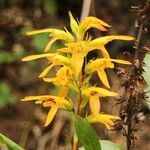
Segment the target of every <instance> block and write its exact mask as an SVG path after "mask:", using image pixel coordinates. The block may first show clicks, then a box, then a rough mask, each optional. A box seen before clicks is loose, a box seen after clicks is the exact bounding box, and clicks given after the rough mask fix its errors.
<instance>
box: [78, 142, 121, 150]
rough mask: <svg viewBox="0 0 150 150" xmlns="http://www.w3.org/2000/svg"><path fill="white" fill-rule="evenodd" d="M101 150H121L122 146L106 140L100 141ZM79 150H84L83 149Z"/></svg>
mask: <svg viewBox="0 0 150 150" xmlns="http://www.w3.org/2000/svg"><path fill="white" fill-rule="evenodd" d="M99 142H100V144H101V150H123V148H122V146H121V145H119V144H116V143H113V142H110V141H107V140H100V141H99ZM79 150H85V149H84V148H83V147H81V148H79Z"/></svg>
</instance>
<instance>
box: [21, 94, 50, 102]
mask: <svg viewBox="0 0 150 150" xmlns="http://www.w3.org/2000/svg"><path fill="white" fill-rule="evenodd" d="M42 98H51V96H50V95H40V96H27V97H25V98H23V99H21V101H32V100H39V99H42Z"/></svg>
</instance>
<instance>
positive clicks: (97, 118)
mask: <svg viewBox="0 0 150 150" xmlns="http://www.w3.org/2000/svg"><path fill="white" fill-rule="evenodd" d="M118 119H119V120H120V118H119V117H118V116H113V115H108V114H102V113H99V114H92V115H90V116H88V117H87V120H88V121H89V122H90V123H98V122H99V123H103V124H104V125H105V126H106V127H107V129H108V130H110V127H111V126H113V125H114V123H113V121H112V120H118Z"/></svg>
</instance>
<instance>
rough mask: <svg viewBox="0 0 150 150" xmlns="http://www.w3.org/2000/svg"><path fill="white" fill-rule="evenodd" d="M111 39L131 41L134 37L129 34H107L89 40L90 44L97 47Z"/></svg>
mask: <svg viewBox="0 0 150 150" xmlns="http://www.w3.org/2000/svg"><path fill="white" fill-rule="evenodd" d="M112 40H125V41H131V40H134V37H131V36H125V35H109V36H104V37H100V38H97V39H95V40H92V41H91V42H90V46H93V47H99V46H100V45H106V44H107V43H108V42H111V41H112Z"/></svg>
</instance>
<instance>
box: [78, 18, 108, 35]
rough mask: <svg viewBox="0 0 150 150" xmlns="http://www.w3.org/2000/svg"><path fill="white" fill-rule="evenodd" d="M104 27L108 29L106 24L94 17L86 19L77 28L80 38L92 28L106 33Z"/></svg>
mask: <svg viewBox="0 0 150 150" xmlns="http://www.w3.org/2000/svg"><path fill="white" fill-rule="evenodd" d="M104 26H105V27H110V26H109V25H108V24H107V23H106V22H104V21H102V20H100V19H98V18H96V17H86V18H85V19H84V20H83V21H82V22H81V24H80V26H79V32H80V36H81V37H83V36H84V34H85V32H86V31H87V30H88V29H90V28H93V27H94V28H97V29H98V30H101V31H107V29H106V28H105V27H104Z"/></svg>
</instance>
